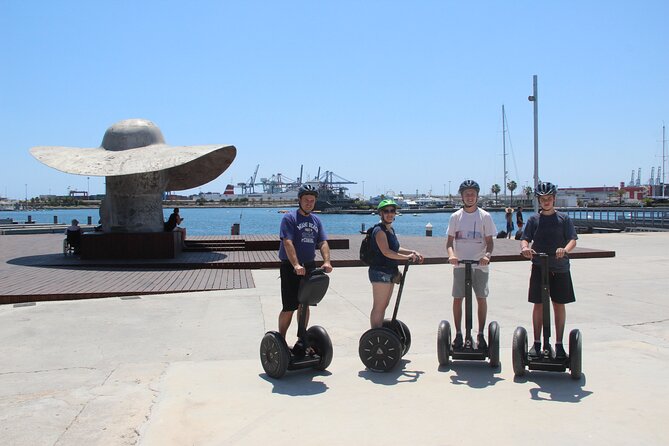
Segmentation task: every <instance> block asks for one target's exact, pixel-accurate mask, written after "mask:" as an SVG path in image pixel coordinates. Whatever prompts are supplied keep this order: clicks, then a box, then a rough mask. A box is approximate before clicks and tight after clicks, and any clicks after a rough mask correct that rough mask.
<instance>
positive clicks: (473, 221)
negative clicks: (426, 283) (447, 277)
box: [446, 180, 497, 350]
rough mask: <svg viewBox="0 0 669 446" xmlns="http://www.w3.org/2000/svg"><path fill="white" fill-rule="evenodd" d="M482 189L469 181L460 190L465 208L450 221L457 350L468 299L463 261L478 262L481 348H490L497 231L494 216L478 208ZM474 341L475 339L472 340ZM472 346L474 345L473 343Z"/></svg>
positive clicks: (475, 283) (474, 280) (476, 288)
mask: <svg viewBox="0 0 669 446" xmlns="http://www.w3.org/2000/svg"><path fill="white" fill-rule="evenodd" d="M479 191H480V187H479V185H478V183H477V182H476V181H473V180H465V181H463V182H462V184H461V185H460V188H459V191H458V192H459V193H460V195H461V196H462V203H463V207H462V209H459V210H458V211H456V212H454V213H453V215H451V219H450V220H449V222H448V231H447V232H448V239H447V241H446V249H447V250H448V261H449V263H450V264H451V265H453V266H454V268H453V293H452V294H453V319H454V323H455V339H454V340H453V347H454V348H462V346H463V340H462V301H463V299H464V296H465V268H464V265H459V261H461V260H474V261H478V262H479V263H478V265H473V268H472V287H473V289H474V294H475V295H476V307H477V313H478V323H479V331H478V336H477V348H479V349H483V350H485V349H487V348H488V346H487V344H486V341H485V337H484V336H483V330H484V328H485V322H486V316H487V313H488V304H487V302H486V298H487V297H488V263H490V258H491V256H492V250H493V247H494V242H493V239H494V237H495V235H496V234H497V228H496V227H495V223H494V222H493V220H492V217H491V216H490V214H489V213H488V212H486V211H484V210H483V209H481V208H479V207H478V198H479ZM469 341H472V340H469ZM470 345H473V341H472V342H471V344H470Z"/></svg>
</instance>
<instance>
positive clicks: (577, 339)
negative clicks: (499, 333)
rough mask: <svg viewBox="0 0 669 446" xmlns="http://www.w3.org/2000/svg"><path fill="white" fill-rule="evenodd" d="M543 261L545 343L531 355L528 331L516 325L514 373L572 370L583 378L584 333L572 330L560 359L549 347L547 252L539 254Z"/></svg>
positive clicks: (549, 305)
mask: <svg viewBox="0 0 669 446" xmlns="http://www.w3.org/2000/svg"><path fill="white" fill-rule="evenodd" d="M537 255H538V256H539V257H540V260H541V301H542V304H543V328H542V330H543V345H544V348H543V349H542V351H540V352H539V354H538V355H530V352H529V350H528V348H527V347H528V342H527V330H525V328H523V327H518V328H516V331H515V332H514V333H513V345H512V346H511V349H512V360H513V373H514V374H515V375H516V376H523V375H524V374H525V369H526V368H527V369H529V370H543V371H546V372H565V371H566V370H567V369H569V371H570V374H571V377H572V378H573V379H580V378H581V375H582V370H581V361H582V346H583V340H582V336H581V332H580V331H579V330H578V329H574V330H572V331H570V332H569V355H568V356H567V357H566V358H557V357H556V356H555V353H554V352H553V350H552V348H550V336H551V303H550V283H549V277H548V255H547V254H544V253H538V254H537Z"/></svg>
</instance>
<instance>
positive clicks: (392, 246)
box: [368, 200, 423, 328]
mask: <svg viewBox="0 0 669 446" xmlns="http://www.w3.org/2000/svg"><path fill="white" fill-rule="evenodd" d="M376 209H377V211H378V213H379V216H380V217H381V221H380V222H379V223H378V224H376V225H375V226H374V230H373V231H372V234H371V238H370V241H371V247H372V250H373V251H374V253H375V256H374V258H373V259H371V262H370V264H369V265H370V266H369V272H368V274H369V281H370V282H372V295H373V298H374V303H373V306H372V312H371V314H370V315H369V321H370V324H371V327H372V328H379V327H381V326H382V325H383V319H384V317H385V314H386V308H387V307H388V304H389V303H390V298H391V296H392V295H393V288H394V286H395V284H396V283H399V281H400V277H401V273H400V271H399V268H398V264H399V261H403V262H406V261H411V262H418V263H423V256H422V255H421V254H420V253H419V252H418V251H412V250H410V249H406V248H402V247H401V246H400V242H399V240H398V239H397V236H396V235H395V230H394V229H393V221H395V214H396V213H397V203H395V202H394V201H393V200H382V201H381V202H380V203H379V205H378V206H377V207H376Z"/></svg>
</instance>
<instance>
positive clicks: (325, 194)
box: [220, 164, 356, 212]
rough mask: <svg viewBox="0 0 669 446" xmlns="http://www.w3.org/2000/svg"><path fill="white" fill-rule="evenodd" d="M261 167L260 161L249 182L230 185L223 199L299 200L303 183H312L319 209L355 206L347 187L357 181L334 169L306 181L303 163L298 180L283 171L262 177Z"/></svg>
mask: <svg viewBox="0 0 669 446" xmlns="http://www.w3.org/2000/svg"><path fill="white" fill-rule="evenodd" d="M259 168H260V165H259V164H258V165H257V166H256V169H255V171H254V172H253V175H251V177H250V178H249V179H248V180H247V181H245V182H240V183H237V185H236V187H235V185H233V184H228V185H227V187H226V188H225V192H224V193H223V195H222V197H220V199H222V200H226V201H227V200H235V199H247V200H249V201H263V202H283V203H286V202H292V201H294V202H297V192H298V190H299V188H300V186H301V185H303V184H309V185H311V186H314V187H315V188H316V189H317V190H318V200H316V207H315V210H316V211H320V212H335V211H338V210H344V209H349V208H351V207H353V206H354V205H355V202H356V200H355V199H354V198H351V197H349V196H348V187H346V186H347V185H350V184H356V183H355V182H354V181H349V180H347V179H345V178H342V177H340V176H339V175H337V174H335V173H334V172H332V171H329V170H328V171H325V172H323V173H321V169H320V168H319V169H318V173H317V174H316V176H315V177H313V178H311V179H306V180H302V178H303V170H304V169H303V166H301V167H300V175H299V177H298V178H297V179H292V178H289V177H287V176H285V175H283V174H281V173H277V174H275V175H272V176H271V177H266V178H260V179H258V178H257V176H258V170H259ZM235 188H237V189H239V193H236V192H235Z"/></svg>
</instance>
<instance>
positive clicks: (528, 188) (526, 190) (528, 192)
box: [523, 186, 533, 200]
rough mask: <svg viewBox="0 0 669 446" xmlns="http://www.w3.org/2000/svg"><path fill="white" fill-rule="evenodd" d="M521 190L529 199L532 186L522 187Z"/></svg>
mask: <svg viewBox="0 0 669 446" xmlns="http://www.w3.org/2000/svg"><path fill="white" fill-rule="evenodd" d="M523 192H525V196H526V197H527V199H528V200H529V199H530V197H531V196H532V192H533V190H532V186H525V188H524V189H523Z"/></svg>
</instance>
